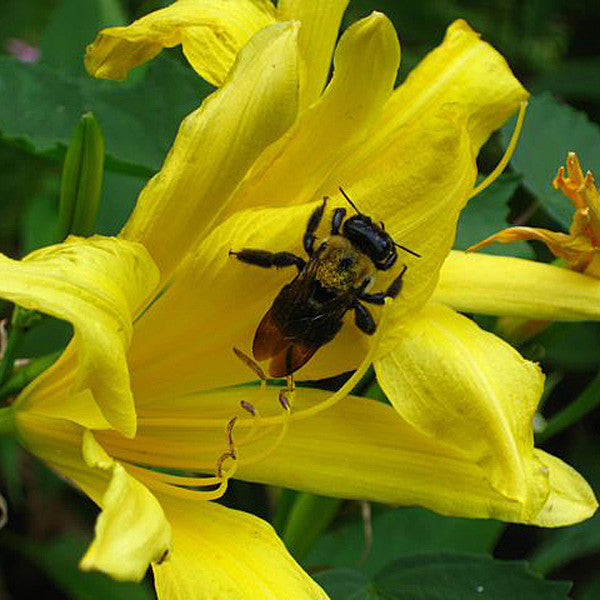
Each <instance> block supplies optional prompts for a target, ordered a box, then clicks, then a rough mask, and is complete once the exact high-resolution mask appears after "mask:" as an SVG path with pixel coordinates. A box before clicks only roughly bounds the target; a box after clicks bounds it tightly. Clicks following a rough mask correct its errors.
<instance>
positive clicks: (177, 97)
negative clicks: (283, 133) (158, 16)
mask: <svg viewBox="0 0 600 600" xmlns="http://www.w3.org/2000/svg"><path fill="white" fill-rule="evenodd" d="M209 91H210V89H209V86H208V85H207V84H205V83H203V81H202V80H201V79H200V78H199V77H198V76H197V75H196V74H195V73H193V72H191V70H190V69H187V68H186V67H184V66H183V65H182V64H180V63H179V62H178V61H177V60H175V59H173V58H170V57H168V56H166V55H164V56H162V55H161V56H159V57H157V59H155V60H154V61H153V62H152V63H151V64H150V65H149V67H148V69H147V71H146V73H145V77H144V78H143V79H141V80H140V81H137V82H135V83H134V84H132V83H127V82H125V83H118V82H112V81H98V80H94V79H91V78H90V77H84V78H76V77H72V76H69V75H67V74H65V73H63V72H61V71H58V70H55V69H53V68H51V67H49V66H46V65H42V64H29V65H28V64H23V63H19V62H18V61H16V60H14V59H12V58H10V57H2V56H0V134H1V135H2V136H3V137H4V138H5V139H7V140H10V141H13V142H15V143H19V144H20V145H22V146H25V147H26V148H27V149H28V150H29V151H31V152H35V153H38V154H45V155H48V156H50V157H52V158H55V159H62V157H63V156H64V152H65V148H66V147H67V145H68V144H69V141H70V139H71V136H72V135H73V130H74V128H75V126H76V124H77V123H78V122H79V120H80V118H81V115H82V114H84V113H86V112H88V111H92V112H93V113H94V115H95V116H96V118H97V119H98V121H99V123H100V125H101V127H102V131H103V132H104V135H105V140H106V153H107V163H106V166H107V168H108V169H112V170H118V171H121V172H125V173H134V174H137V175H141V176H145V177H148V176H149V175H151V174H152V173H153V172H154V171H155V170H157V169H158V168H159V167H160V165H161V163H162V161H163V159H164V157H165V155H166V153H167V150H168V149H169V147H170V146H171V144H172V142H173V140H174V139H175V134H176V133H177V129H178V127H179V124H180V122H181V121H182V119H183V118H184V117H185V116H186V115H187V114H188V113H190V112H191V111H192V110H194V109H195V108H197V106H198V105H199V104H200V102H201V100H202V98H203V97H204V96H206V95H207V93H208V92H209Z"/></svg>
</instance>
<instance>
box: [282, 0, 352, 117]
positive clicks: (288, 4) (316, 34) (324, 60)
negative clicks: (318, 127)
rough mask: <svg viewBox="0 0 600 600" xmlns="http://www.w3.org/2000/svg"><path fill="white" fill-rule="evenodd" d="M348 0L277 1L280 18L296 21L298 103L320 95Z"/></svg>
mask: <svg viewBox="0 0 600 600" xmlns="http://www.w3.org/2000/svg"><path fill="white" fill-rule="evenodd" d="M348 1H349V0H327V2H321V1H320V0H280V2H279V3H278V5H277V8H278V11H279V15H280V18H281V19H282V20H283V21H287V20H290V21H300V22H301V23H302V27H301V29H300V36H299V37H298V45H299V50H300V57H301V65H302V71H301V80H300V81H301V87H300V106H301V108H305V107H306V106H308V105H309V104H312V103H313V102H314V101H315V100H316V99H317V98H318V97H319V95H320V94H321V91H322V89H323V86H324V85H325V81H326V80H327V75H328V74H329V67H330V65H331V56H332V54H333V47H334V45H335V41H336V40H337V36H338V31H339V28H340V23H341V20H342V15H343V14H344V11H345V10H346V6H348Z"/></svg>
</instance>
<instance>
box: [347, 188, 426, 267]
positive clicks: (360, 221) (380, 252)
mask: <svg viewBox="0 0 600 600" xmlns="http://www.w3.org/2000/svg"><path fill="white" fill-rule="evenodd" d="M339 190H340V192H342V196H344V198H346V200H347V201H348V203H349V204H350V206H351V207H352V208H353V209H354V210H355V211H356V215H355V216H353V217H350V218H349V219H346V220H345V221H344V225H343V230H342V231H343V234H344V237H345V238H346V239H347V240H348V241H349V242H350V243H351V244H352V245H353V246H354V247H355V248H356V249H357V250H359V251H360V252H362V253H363V254H366V255H367V256H368V257H369V258H370V259H371V260H372V261H373V264H374V265H375V267H376V268H377V269H379V270H380V271H387V270H388V269H391V268H392V266H393V265H394V263H395V262H396V259H397V258H398V252H397V251H396V248H401V249H402V250H404V251H405V252H408V253H409V254H412V255H413V256H416V257H417V258H419V257H420V256H421V255H420V254H417V253H416V252H414V251H413V250H410V249H409V248H407V247H406V246H401V245H400V244H398V243H397V242H395V241H394V240H393V239H392V236H391V235H390V234H389V233H387V232H386V231H385V228H384V225H383V221H381V222H380V224H379V225H377V223H374V222H373V220H372V219H371V218H370V217H368V216H367V215H365V214H363V213H361V212H360V211H359V210H358V208H356V205H355V204H354V202H352V200H350V197H349V196H348V194H346V192H345V191H344V190H343V189H342V188H341V187H340V188H339Z"/></svg>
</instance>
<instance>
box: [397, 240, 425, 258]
mask: <svg viewBox="0 0 600 600" xmlns="http://www.w3.org/2000/svg"><path fill="white" fill-rule="evenodd" d="M394 246H398V248H401V249H402V250H404V252H408V253H409V254H412V255H413V256H416V257H417V258H421V255H420V254H417V253H416V252H415V251H414V250H411V249H410V248H407V247H406V246H402V245H401V244H398V242H394Z"/></svg>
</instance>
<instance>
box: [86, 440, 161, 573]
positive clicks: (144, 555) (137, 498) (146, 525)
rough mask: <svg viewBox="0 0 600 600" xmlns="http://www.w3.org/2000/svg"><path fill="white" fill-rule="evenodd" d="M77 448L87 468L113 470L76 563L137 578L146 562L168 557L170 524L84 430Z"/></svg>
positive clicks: (154, 501) (142, 489) (149, 496)
mask: <svg viewBox="0 0 600 600" xmlns="http://www.w3.org/2000/svg"><path fill="white" fill-rule="evenodd" d="M82 451H83V457H84V460H85V462H86V463H87V465H88V466H89V467H92V468H94V467H95V468H99V469H103V470H107V471H110V472H112V474H111V480H110V483H109V485H108V487H107V489H106V491H105V493H104V495H103V497H102V500H101V502H100V506H101V507H102V512H101V513H100V515H99V517H98V519H97V520H96V528H95V537H94V541H93V542H92V543H91V545H90V547H89V548H88V550H87V552H86V553H85V555H84V557H83V558H82V559H81V562H80V565H79V566H80V567H81V569H83V570H84V571H92V570H94V571H103V572H104V573H108V574H110V575H111V577H113V578H114V579H119V580H123V581H129V580H132V581H140V580H141V579H142V578H143V577H144V575H145V574H146V570H147V569H148V565H149V563H150V562H161V561H163V560H165V559H166V558H167V553H168V551H169V547H170V545H171V527H170V525H169V523H168V521H167V520H166V518H165V514H164V512H163V509H162V508H161V505H160V504H159V503H158V500H157V499H156V498H155V497H154V496H153V495H152V494H151V493H150V492H149V491H148V489H147V488H146V487H145V486H143V485H142V484H141V483H140V482H139V481H136V480H135V479H134V478H133V477H131V476H130V475H129V474H128V473H127V471H125V469H124V468H123V467H122V466H121V465H120V464H119V463H115V462H114V461H113V460H112V459H111V458H110V457H109V456H108V454H106V453H105V452H104V450H103V449H102V448H101V447H100V446H99V445H98V443H97V442H96V440H95V439H94V436H93V435H92V433H91V432H90V431H89V430H86V431H85V433H84V435H83V447H82Z"/></svg>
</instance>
